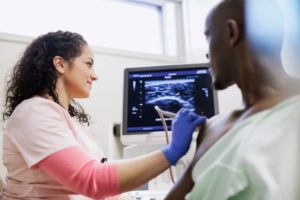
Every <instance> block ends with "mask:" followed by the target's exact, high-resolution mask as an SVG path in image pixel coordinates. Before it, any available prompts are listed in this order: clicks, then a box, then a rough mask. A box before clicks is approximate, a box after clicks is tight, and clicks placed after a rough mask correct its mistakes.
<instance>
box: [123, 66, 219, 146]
mask: <svg viewBox="0 0 300 200" xmlns="http://www.w3.org/2000/svg"><path fill="white" fill-rule="evenodd" d="M123 98H124V99H123V119H122V132H121V141H122V143H123V144H124V145H133V144H164V143H165V138H164V137H165V136H164V132H163V130H164V129H163V126H162V121H161V119H160V117H159V115H158V113H157V112H156V110H155V109H154V106H156V105H157V106H159V108H161V109H162V110H165V111H169V112H173V113H176V112H177V111H179V110H180V109H181V108H183V107H184V108H188V109H192V110H194V111H195V112H196V113H198V114H201V115H204V116H206V117H207V118H210V117H212V116H214V115H215V114H216V113H218V100H217V94H216V92H215V91H214V90H213V88H212V77H211V74H210V70H209V66H208V64H181V65H167V66H153V67H139V68H127V69H125V70H124V96H123ZM165 119H166V122H167V127H168V130H170V129H171V121H172V119H171V118H168V117H166V118H165Z"/></svg>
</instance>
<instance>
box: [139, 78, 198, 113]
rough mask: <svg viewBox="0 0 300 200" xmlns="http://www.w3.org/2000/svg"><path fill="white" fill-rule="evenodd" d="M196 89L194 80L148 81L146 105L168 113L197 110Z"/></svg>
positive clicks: (146, 85)
mask: <svg viewBox="0 0 300 200" xmlns="http://www.w3.org/2000/svg"><path fill="white" fill-rule="evenodd" d="M194 87H195V80H194V79H177V80H167V81H166V80H157V81H146V82H145V103H146V104H149V105H152V106H153V107H154V106H155V105H157V106H158V107H160V108H161V109H163V110H166V111H178V110H179V109H180V108H182V107H185V108H188V109H193V110H195V106H194V105H195V97H194V91H195V89H194Z"/></svg>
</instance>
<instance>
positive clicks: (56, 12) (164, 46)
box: [0, 0, 180, 56]
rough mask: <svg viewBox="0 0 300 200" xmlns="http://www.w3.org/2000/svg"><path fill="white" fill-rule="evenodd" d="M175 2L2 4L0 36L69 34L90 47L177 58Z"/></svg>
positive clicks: (12, 0) (18, 0) (34, 0)
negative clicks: (64, 32) (80, 39)
mask: <svg viewBox="0 0 300 200" xmlns="http://www.w3.org/2000/svg"><path fill="white" fill-rule="evenodd" d="M178 6H180V2H179V1H166V0H131V1H130V0H72V1H67V0H48V1H45V0H44V1H41V0H26V1H24V0H9V1H5V0H0V24H1V26H0V32H6V33H12V34H17V35H25V36H34V37H36V36H38V35H40V34H44V33H46V32H49V31H56V30H69V31H74V32H78V33H80V34H82V35H83V36H84V37H85V39H86V40H87V41H88V43H89V44H91V45H93V46H100V47H108V48H114V49H122V50H130V51H135V52H142V53H149V54H157V55H166V56H177V55H178V53H177V52H178V51H177V49H178V47H177V46H178V35H177V31H176V30H178V29H177V27H176V17H177V16H178V15H177V12H178V10H179V9H178Z"/></svg>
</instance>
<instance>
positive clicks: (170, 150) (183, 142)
mask: <svg viewBox="0 0 300 200" xmlns="http://www.w3.org/2000/svg"><path fill="white" fill-rule="evenodd" d="M205 121H206V117H204V116H200V115H197V114H195V113H194V112H193V111H190V110H188V109H185V108H183V109H181V110H179V111H178V112H177V114H176V117H175V118H174V120H173V121H172V141H171V143H170V144H169V145H168V146H167V147H166V148H165V149H163V153H164V155H165V156H166V158H167V160H168V161H169V162H170V164H171V165H176V163H177V161H178V160H179V159H180V158H181V157H182V156H183V155H185V154H186V152H187V151H188V150H189V147H190V144H191V141H192V136H193V132H194V130H195V128H196V127H197V126H199V125H201V124H204V122H205Z"/></svg>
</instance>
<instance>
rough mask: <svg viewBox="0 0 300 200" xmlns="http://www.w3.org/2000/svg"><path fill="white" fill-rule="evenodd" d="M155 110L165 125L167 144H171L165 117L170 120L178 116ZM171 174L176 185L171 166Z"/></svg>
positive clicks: (157, 108) (156, 107)
mask: <svg viewBox="0 0 300 200" xmlns="http://www.w3.org/2000/svg"><path fill="white" fill-rule="evenodd" d="M154 109H155V110H156V111H157V113H158V115H159V117H160V118H161V120H162V124H163V127H164V131H165V137H166V142H167V145H168V144H169V137H168V127H167V123H166V120H165V118H164V116H167V117H170V118H175V116H176V114H175V113H172V112H168V111H164V110H162V109H160V108H159V107H158V106H154ZM169 172H170V177H171V180H172V182H173V183H175V180H174V176H173V172H172V167H171V166H170V168H169Z"/></svg>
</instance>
